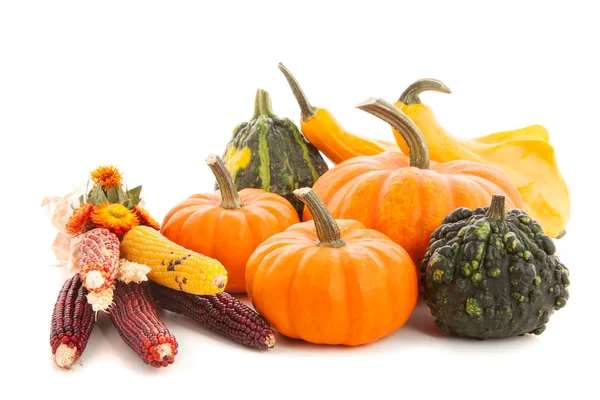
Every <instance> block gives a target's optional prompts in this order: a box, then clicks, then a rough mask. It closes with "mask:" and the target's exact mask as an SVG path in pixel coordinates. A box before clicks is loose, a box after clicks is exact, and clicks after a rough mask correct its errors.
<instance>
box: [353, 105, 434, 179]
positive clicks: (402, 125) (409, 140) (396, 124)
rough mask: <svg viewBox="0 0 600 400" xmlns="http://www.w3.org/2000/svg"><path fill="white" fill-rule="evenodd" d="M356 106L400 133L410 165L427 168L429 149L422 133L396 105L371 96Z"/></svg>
mask: <svg viewBox="0 0 600 400" xmlns="http://www.w3.org/2000/svg"><path fill="white" fill-rule="evenodd" d="M356 107H357V108H358V109H360V110H363V111H366V112H368V113H369V114H372V115H374V116H376V117H378V118H380V119H382V120H384V121H385V122H387V123H388V124H390V125H391V126H392V127H393V128H394V129H395V130H396V131H398V133H400V135H402V138H403V139H404V140H405V141H406V144H407V145H408V153H409V155H410V165H411V167H417V168H420V169H429V150H428V149H427V145H426V144H425V139H424V138H423V134H422V133H421V131H420V130H419V128H418V127H417V126H416V125H415V123H414V122H412V120H411V119H410V118H409V117H408V116H407V115H406V114H404V113H403V112H402V111H400V110H399V109H398V107H395V106H393V105H392V104H390V103H388V102H387V101H385V100H382V99H380V98H376V97H371V98H369V99H367V100H366V101H364V102H363V103H361V104H359V105H358V106H356Z"/></svg>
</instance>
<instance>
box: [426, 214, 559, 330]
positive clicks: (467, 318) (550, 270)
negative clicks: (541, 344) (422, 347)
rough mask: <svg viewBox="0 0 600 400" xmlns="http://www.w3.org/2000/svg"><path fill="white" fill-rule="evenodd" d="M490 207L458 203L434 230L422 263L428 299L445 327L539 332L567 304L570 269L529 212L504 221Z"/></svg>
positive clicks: (437, 319) (514, 215) (433, 312)
mask: <svg viewBox="0 0 600 400" xmlns="http://www.w3.org/2000/svg"><path fill="white" fill-rule="evenodd" d="M503 205H504V204H503V203H502V206H503ZM489 208H490V207H484V208H477V209H475V210H469V209H466V208H458V209H456V210H454V211H453V212H452V213H450V214H449V215H448V216H446V218H445V219H444V221H443V223H442V225H441V226H440V227H439V228H438V229H436V230H435V231H434V232H433V233H432V235H431V239H430V244H429V247H428V249H427V252H426V254H425V258H424V259H423V262H422V264H421V272H422V276H421V283H422V285H423V287H424V298H425V302H426V304H427V305H428V306H429V308H430V310H431V313H432V315H433V316H434V317H435V318H436V325H437V326H438V328H439V329H440V330H441V331H442V332H444V333H455V334H457V335H458V336H464V337H472V338H477V339H487V338H497V337H508V336H515V335H524V334H526V333H533V334H538V335H539V334H541V333H542V332H543V331H544V330H545V328H546V323H547V322H548V321H549V319H550V316H551V315H552V313H553V312H554V310H558V309H560V308H562V307H564V306H565V305H566V302H567V299H568V298H569V291H568V287H569V284H570V282H569V271H568V269H567V268H566V267H565V266H564V265H563V264H562V263H561V262H560V260H559V259H558V257H557V256H556V255H555V254H554V253H555V250H556V248H555V245H554V242H553V241H552V239H551V238H550V237H549V236H547V235H546V234H544V232H543V230H542V228H541V226H540V225H539V224H538V223H537V222H536V221H533V220H532V219H531V218H530V217H529V216H528V215H527V214H526V213H525V212H524V211H522V210H516V209H515V210H511V211H509V212H508V213H506V214H505V215H506V219H505V220H502V219H496V218H489V217H487V216H486V213H487V212H488V210H489Z"/></svg>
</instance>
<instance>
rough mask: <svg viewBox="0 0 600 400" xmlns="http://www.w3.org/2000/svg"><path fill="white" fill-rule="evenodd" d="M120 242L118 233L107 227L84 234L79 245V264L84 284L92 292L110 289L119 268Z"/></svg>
mask: <svg viewBox="0 0 600 400" xmlns="http://www.w3.org/2000/svg"><path fill="white" fill-rule="evenodd" d="M119 247H120V242H119V238H118V237H117V235H115V234H114V233H112V232H110V231H109V230H108V229H105V228H95V229H92V230H89V231H87V232H86V233H84V234H83V237H82V239H81V244H80V246H79V266H80V267H81V271H80V273H81V277H82V279H83V284H84V286H85V287H86V289H88V290H89V291H90V292H96V293H97V292H101V291H103V290H105V289H108V288H109V287H110V286H111V285H112V284H113V282H114V281H115V276H116V274H117V269H118V268H119V255H120V253H119Z"/></svg>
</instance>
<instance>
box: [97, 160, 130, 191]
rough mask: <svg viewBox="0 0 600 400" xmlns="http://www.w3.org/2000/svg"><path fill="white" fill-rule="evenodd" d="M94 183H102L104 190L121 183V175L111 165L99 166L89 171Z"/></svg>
mask: <svg viewBox="0 0 600 400" xmlns="http://www.w3.org/2000/svg"><path fill="white" fill-rule="evenodd" d="M91 177H92V180H93V181H94V183H95V184H97V185H98V184H100V185H102V188H103V189H104V190H108V189H110V188H113V187H117V186H121V185H123V176H122V175H121V173H120V172H119V170H118V169H117V168H116V167H114V166H112V165H108V166H105V165H103V166H100V167H98V168H96V169H95V170H93V171H92V172H91Z"/></svg>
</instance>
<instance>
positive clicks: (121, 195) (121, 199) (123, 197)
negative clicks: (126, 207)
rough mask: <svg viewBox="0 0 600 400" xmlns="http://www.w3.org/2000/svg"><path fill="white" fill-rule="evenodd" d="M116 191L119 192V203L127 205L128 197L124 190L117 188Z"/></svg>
mask: <svg viewBox="0 0 600 400" xmlns="http://www.w3.org/2000/svg"><path fill="white" fill-rule="evenodd" d="M116 190H117V196H118V199H119V203H121V204H123V203H125V201H126V200H127V196H126V195H125V192H124V191H123V188H122V187H121V186H119V187H117V188H116Z"/></svg>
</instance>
